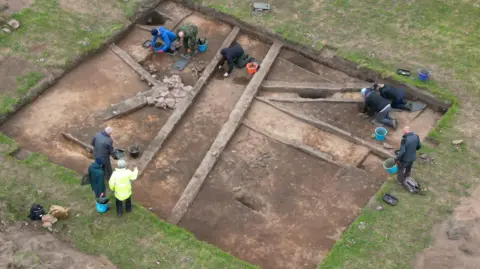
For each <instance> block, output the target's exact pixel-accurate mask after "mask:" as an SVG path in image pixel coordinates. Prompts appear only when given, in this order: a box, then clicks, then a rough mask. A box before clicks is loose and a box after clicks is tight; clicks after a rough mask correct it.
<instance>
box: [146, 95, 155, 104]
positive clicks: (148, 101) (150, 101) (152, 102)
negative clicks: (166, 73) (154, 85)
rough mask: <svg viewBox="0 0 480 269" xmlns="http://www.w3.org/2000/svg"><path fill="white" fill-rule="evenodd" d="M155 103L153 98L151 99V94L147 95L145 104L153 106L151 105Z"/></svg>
mask: <svg viewBox="0 0 480 269" xmlns="http://www.w3.org/2000/svg"><path fill="white" fill-rule="evenodd" d="M155 103H156V102H155V99H153V97H151V96H149V97H147V105H149V106H153V105H155Z"/></svg>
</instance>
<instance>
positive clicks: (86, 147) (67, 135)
mask: <svg viewBox="0 0 480 269" xmlns="http://www.w3.org/2000/svg"><path fill="white" fill-rule="evenodd" d="M61 134H62V135H63V137H65V138H66V139H67V140H69V141H72V142H74V143H75V144H77V145H80V146H81V147H82V148H84V149H86V150H88V152H90V153H92V152H93V146H92V145H89V144H87V143H84V142H82V141H80V140H79V139H78V138H76V137H74V136H73V135H71V134H68V133H61Z"/></svg>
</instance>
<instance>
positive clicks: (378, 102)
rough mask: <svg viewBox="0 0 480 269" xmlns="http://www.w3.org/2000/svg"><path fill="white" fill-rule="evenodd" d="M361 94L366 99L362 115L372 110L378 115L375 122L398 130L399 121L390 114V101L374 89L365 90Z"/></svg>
mask: <svg viewBox="0 0 480 269" xmlns="http://www.w3.org/2000/svg"><path fill="white" fill-rule="evenodd" d="M360 94H361V95H362V97H363V98H364V99H365V106H364V108H363V111H362V113H365V112H367V111H369V110H372V111H373V112H374V113H376V115H375V121H377V122H378V123H381V124H385V125H387V126H390V127H392V128H393V129H396V128H397V120H394V119H392V118H390V116H389V114H388V113H389V112H390V111H391V110H392V107H391V106H390V102H388V100H386V99H385V98H383V97H382V96H380V94H379V93H378V92H376V91H374V90H372V89H367V88H363V89H362V90H361V92H360Z"/></svg>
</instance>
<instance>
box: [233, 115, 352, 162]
mask: <svg viewBox="0 0 480 269" xmlns="http://www.w3.org/2000/svg"><path fill="white" fill-rule="evenodd" d="M242 124H243V125H245V126H247V127H248V128H250V129H252V130H254V131H255V132H257V133H260V134H262V135H264V136H266V137H269V138H271V139H273V140H276V141H278V142H280V143H283V144H285V145H287V146H290V147H292V148H295V149H298V150H300V151H303V152H305V153H307V154H309V155H311V156H313V157H315V158H318V159H320V160H323V161H326V162H328V163H331V164H334V165H336V166H342V165H341V164H339V163H337V162H336V161H334V160H333V157H332V155H330V154H328V153H325V152H323V151H320V150H318V149H315V148H312V147H310V146H308V145H305V144H303V143H300V142H298V141H295V140H293V139H289V138H287V137H282V136H279V135H276V134H273V133H272V132H270V131H268V130H267V129H265V128H262V127H260V126H257V125H255V124H254V123H253V122H251V121H249V120H248V119H244V120H243V122H242Z"/></svg>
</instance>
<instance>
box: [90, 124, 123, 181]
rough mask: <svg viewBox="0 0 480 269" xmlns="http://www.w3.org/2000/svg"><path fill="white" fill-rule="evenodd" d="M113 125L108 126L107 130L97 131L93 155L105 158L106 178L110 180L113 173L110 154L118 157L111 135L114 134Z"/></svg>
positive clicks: (115, 157)
mask: <svg viewBox="0 0 480 269" xmlns="http://www.w3.org/2000/svg"><path fill="white" fill-rule="evenodd" d="M112 131H113V130H112V127H107V128H105V130H103V131H101V132H99V133H97V134H96V135H95V136H94V137H93V139H92V146H93V157H94V158H95V160H96V159H97V158H103V171H104V177H105V180H107V181H108V180H109V179H110V176H111V175H112V163H111V162H110V156H112V158H114V159H117V156H116V155H115V151H114V149H113V141H112V138H111V137H110V136H111V134H112Z"/></svg>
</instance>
